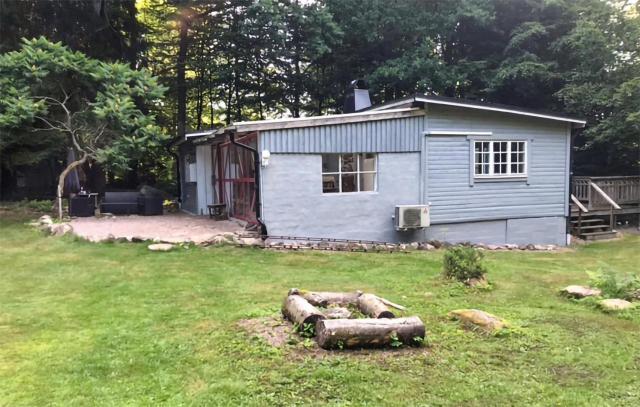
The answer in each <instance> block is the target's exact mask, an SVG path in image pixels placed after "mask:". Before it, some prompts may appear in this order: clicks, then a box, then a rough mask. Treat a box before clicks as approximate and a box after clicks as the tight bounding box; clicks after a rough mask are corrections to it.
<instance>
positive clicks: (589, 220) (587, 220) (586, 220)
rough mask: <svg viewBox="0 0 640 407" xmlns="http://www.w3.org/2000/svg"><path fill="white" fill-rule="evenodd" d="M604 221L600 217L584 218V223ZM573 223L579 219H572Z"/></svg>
mask: <svg viewBox="0 0 640 407" xmlns="http://www.w3.org/2000/svg"><path fill="white" fill-rule="evenodd" d="M596 222H598V223H604V220H602V219H600V218H587V219H582V223H596ZM571 223H578V221H577V220H572V221H571Z"/></svg>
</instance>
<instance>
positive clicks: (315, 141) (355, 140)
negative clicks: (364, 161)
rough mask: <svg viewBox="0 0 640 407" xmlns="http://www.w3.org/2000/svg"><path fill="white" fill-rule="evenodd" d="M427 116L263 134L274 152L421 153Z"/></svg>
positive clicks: (264, 146) (263, 143) (262, 142)
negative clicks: (421, 141) (422, 136)
mask: <svg viewBox="0 0 640 407" xmlns="http://www.w3.org/2000/svg"><path fill="white" fill-rule="evenodd" d="M424 123H425V118H424V116H415V117H406V118H399V119H389V120H377V121H370V122H362V123H345V124H339V125H331V126H318V127H303V128H297V129H282V130H266V131H262V132H260V149H261V150H269V151H270V152H272V153H303V154H305V153H306V154H311V153H351V152H353V153H355V152H360V153H367V152H376V153H388V152H411V151H420V140H421V135H422V133H423V131H424V128H425V126H424Z"/></svg>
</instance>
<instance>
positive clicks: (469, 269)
mask: <svg viewBox="0 0 640 407" xmlns="http://www.w3.org/2000/svg"><path fill="white" fill-rule="evenodd" d="M482 258H483V254H482V252H480V251H478V250H476V249H474V248H473V247H466V246H456V247H452V248H450V249H447V251H446V252H445V253H444V260H443V267H444V275H445V276H446V277H448V278H455V279H456V280H458V281H467V280H469V279H471V278H480V277H482V276H483V275H484V274H485V273H486V272H487V270H486V268H485V267H484V265H483V264H482Z"/></svg>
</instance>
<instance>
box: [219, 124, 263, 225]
mask: <svg viewBox="0 0 640 407" xmlns="http://www.w3.org/2000/svg"><path fill="white" fill-rule="evenodd" d="M237 141H238V142H241V143H243V144H247V145H249V146H252V147H254V148H255V146H256V145H257V141H258V133H256V132H253V133H247V134H245V135H242V136H240V137H238V138H237ZM212 155H213V157H212V164H213V166H212V168H213V171H214V174H213V181H214V186H215V188H214V189H215V191H216V201H217V202H220V203H225V204H226V205H227V211H228V213H229V215H230V216H232V217H234V218H238V219H242V220H244V221H247V222H249V223H251V224H256V223H257V218H256V183H255V180H256V178H255V176H256V174H255V163H254V158H253V154H252V153H251V152H250V151H248V150H246V149H242V148H240V147H238V146H236V145H233V144H231V142H230V141H226V142H223V143H220V144H217V145H216V146H215V148H214V149H212Z"/></svg>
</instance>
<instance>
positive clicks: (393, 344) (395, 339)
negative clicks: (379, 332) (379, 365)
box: [389, 332, 402, 348]
mask: <svg viewBox="0 0 640 407" xmlns="http://www.w3.org/2000/svg"><path fill="white" fill-rule="evenodd" d="M389 339H391V342H390V345H391V347H392V348H399V347H401V346H402V341H401V340H400V338H398V334H397V333H395V332H393V333H392V334H391V336H390V337H389Z"/></svg>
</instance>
